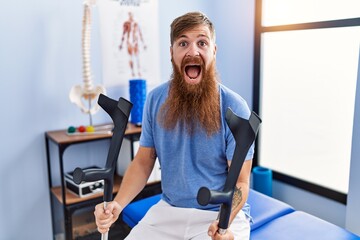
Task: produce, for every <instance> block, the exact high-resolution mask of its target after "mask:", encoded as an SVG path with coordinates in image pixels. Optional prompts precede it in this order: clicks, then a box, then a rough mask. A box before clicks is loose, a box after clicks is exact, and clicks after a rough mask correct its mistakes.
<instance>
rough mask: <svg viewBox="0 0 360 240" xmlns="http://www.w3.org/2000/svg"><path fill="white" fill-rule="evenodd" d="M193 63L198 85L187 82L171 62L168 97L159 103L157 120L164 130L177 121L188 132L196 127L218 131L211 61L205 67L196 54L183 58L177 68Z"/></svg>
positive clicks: (214, 81)
mask: <svg viewBox="0 0 360 240" xmlns="http://www.w3.org/2000/svg"><path fill="white" fill-rule="evenodd" d="M188 61H190V62H192V63H194V62H196V63H198V64H200V66H201V73H200V74H202V75H203V76H202V79H201V81H200V82H199V83H198V84H188V83H186V82H185V80H184V75H183V72H184V71H182V72H180V71H179V69H178V68H177V67H176V65H175V64H174V62H173V61H172V65H173V74H172V81H171V83H170V89H169V96H168V98H167V100H166V101H165V103H164V104H163V105H162V106H161V109H160V112H159V114H158V120H159V122H160V123H161V124H162V126H163V127H164V128H165V129H168V130H171V129H174V128H175V126H176V125H177V124H180V126H181V127H185V128H186V130H187V132H188V133H189V134H190V135H191V134H193V133H194V132H195V130H196V129H197V128H201V129H203V130H205V132H206V134H207V135H208V136H211V135H212V134H214V133H216V132H218V131H219V130H220V123H221V119H220V99H219V92H218V88H217V74H216V68H215V61H213V63H212V64H211V65H210V66H209V69H207V70H205V65H204V62H203V61H202V59H201V58H200V57H195V58H193V59H188V60H186V58H185V59H184V60H183V62H182V64H181V69H184V65H185V64H186V63H187V62H188Z"/></svg>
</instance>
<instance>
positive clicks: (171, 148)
mask: <svg viewBox="0 0 360 240" xmlns="http://www.w3.org/2000/svg"><path fill="white" fill-rule="evenodd" d="M169 84H170V82H166V83H163V84H161V85H160V86H158V87H157V88H155V89H154V90H152V91H151V92H150V93H149V94H148V96H147V99H146V103H145V106H144V114H143V121H142V133H141V137H140V145H141V146H144V147H153V148H155V149H156V153H157V156H158V159H159V162H160V165H161V185H162V191H163V194H162V199H163V200H165V201H166V202H168V203H169V204H170V205H173V206H177V207H186V208H198V209H218V207H219V206H214V205H208V206H201V205H199V204H198V203H197V200H196V197H197V192H198V190H199V188H200V187H203V186H205V187H208V188H209V189H211V190H218V191H220V190H222V189H223V187H224V184H225V180H226V177H227V173H228V165H227V161H228V160H231V159H232V157H233V153H234V149H235V141H234V138H233V135H232V133H231V131H230V129H229V128H228V126H227V124H226V121H225V113H226V110H227V108H228V107H230V108H231V109H232V110H233V111H234V112H235V113H236V114H237V115H238V116H240V117H242V118H244V119H249V117H250V113H251V112H250V110H249V107H248V105H247V103H246V101H245V100H244V99H243V98H242V97H241V96H240V95H238V94H237V93H235V92H233V91H232V90H230V89H229V88H227V87H225V86H224V85H222V84H220V83H219V84H218V89H219V92H220V108H221V129H220V131H219V132H218V133H216V134H214V135H212V136H207V135H206V132H204V131H202V130H199V131H197V132H196V133H194V134H193V135H189V134H188V133H187V132H186V129H184V128H182V127H179V126H178V125H177V126H176V127H175V129H173V130H171V131H169V130H166V129H164V128H163V127H162V126H161V125H160V124H159V123H158V121H157V114H158V112H159V110H160V107H161V106H162V105H163V103H164V102H165V100H166V98H167V96H168V91H169ZM253 153H254V146H252V147H251V148H250V150H249V152H248V154H247V156H246V159H247V160H248V159H252V157H253ZM243 210H244V212H245V213H246V214H247V215H249V210H248V205H247V204H246V205H245V206H244V208H243Z"/></svg>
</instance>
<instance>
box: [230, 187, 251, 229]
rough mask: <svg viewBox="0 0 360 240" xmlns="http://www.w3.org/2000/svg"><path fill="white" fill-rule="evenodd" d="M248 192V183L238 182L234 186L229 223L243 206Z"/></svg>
mask: <svg viewBox="0 0 360 240" xmlns="http://www.w3.org/2000/svg"><path fill="white" fill-rule="evenodd" d="M248 194H249V185H248V184H245V183H241V184H238V185H237V186H235V189H234V195H233V201H232V206H231V215H230V220H229V225H230V224H231V222H232V221H233V220H234V218H235V217H236V215H237V214H238V213H239V211H240V210H241V209H242V208H243V206H244V204H245V202H246V199H247V197H248Z"/></svg>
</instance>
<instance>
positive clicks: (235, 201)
mask: <svg viewBox="0 0 360 240" xmlns="http://www.w3.org/2000/svg"><path fill="white" fill-rule="evenodd" d="M241 201H242V192H241V188H238V187H236V186H235V189H234V196H233V200H232V209H235V208H237V206H239V204H240V203H241Z"/></svg>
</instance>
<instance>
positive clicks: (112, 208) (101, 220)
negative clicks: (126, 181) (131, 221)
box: [94, 201, 123, 233]
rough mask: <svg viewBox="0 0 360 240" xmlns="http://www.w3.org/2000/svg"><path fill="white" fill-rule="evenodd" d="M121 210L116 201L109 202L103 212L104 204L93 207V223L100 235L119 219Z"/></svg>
mask: <svg viewBox="0 0 360 240" xmlns="http://www.w3.org/2000/svg"><path fill="white" fill-rule="evenodd" d="M122 210H123V208H122V207H121V206H120V204H119V203H118V202H116V201H112V202H109V203H108V204H107V207H106V210H104V203H100V204H98V205H96V206H95V211H94V215H95V222H96V226H97V228H98V231H99V232H100V233H106V232H108V231H109V229H110V227H111V225H112V224H113V223H114V222H115V221H116V220H117V219H118V218H119V215H120V213H121V211H122Z"/></svg>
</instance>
